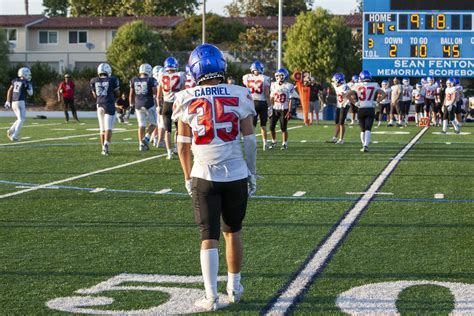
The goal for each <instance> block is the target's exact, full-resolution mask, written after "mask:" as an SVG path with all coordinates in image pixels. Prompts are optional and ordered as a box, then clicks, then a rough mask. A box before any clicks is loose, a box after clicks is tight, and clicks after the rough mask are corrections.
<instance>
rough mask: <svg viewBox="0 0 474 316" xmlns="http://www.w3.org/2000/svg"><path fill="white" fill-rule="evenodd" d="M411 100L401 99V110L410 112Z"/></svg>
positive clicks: (405, 112) (406, 112) (403, 112)
mask: <svg viewBox="0 0 474 316" xmlns="http://www.w3.org/2000/svg"><path fill="white" fill-rule="evenodd" d="M410 106H411V101H400V111H401V112H402V114H404V115H407V114H408V113H409V112H410Z"/></svg>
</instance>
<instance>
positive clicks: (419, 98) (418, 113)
mask: <svg viewBox="0 0 474 316" xmlns="http://www.w3.org/2000/svg"><path fill="white" fill-rule="evenodd" d="M415 87H416V89H415V90H413V103H415V123H416V125H417V126H418V124H419V123H420V119H421V118H422V117H423V109H424V107H425V94H426V91H425V88H424V87H423V85H422V84H421V83H420V82H418V83H417V84H416V86H415Z"/></svg>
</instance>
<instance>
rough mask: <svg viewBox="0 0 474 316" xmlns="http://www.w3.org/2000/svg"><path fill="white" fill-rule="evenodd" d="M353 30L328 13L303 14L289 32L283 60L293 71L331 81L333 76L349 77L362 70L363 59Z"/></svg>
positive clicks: (320, 11) (319, 9)
mask: <svg viewBox="0 0 474 316" xmlns="http://www.w3.org/2000/svg"><path fill="white" fill-rule="evenodd" d="M356 45H357V43H356V42H355V40H354V39H353V37H352V34H351V29H350V28H349V27H348V26H346V24H345V23H344V21H343V20H342V19H341V18H340V17H336V16H333V15H331V14H330V13H329V12H328V11H327V10H324V9H322V8H317V9H316V10H315V11H312V12H308V13H301V14H300V15H299V16H298V17H297V19H296V22H295V24H294V25H293V26H292V27H291V28H290V29H289V30H288V32H287V40H286V41H285V43H284V49H285V53H284V57H283V60H284V62H285V63H286V65H287V66H288V67H289V68H290V69H291V70H296V69H299V70H305V71H310V72H312V73H313V74H315V76H316V77H317V78H320V79H322V80H324V79H328V78H330V77H331V76H332V74H333V73H334V72H343V73H346V74H347V75H349V74H353V73H354V72H357V71H359V70H360V65H361V61H360V55H358V54H357V50H356Z"/></svg>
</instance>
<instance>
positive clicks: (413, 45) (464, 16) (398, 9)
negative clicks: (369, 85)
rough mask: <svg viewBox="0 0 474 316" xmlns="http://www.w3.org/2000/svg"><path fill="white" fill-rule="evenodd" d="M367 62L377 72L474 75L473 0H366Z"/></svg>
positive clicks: (364, 54)
mask: <svg viewBox="0 0 474 316" xmlns="http://www.w3.org/2000/svg"><path fill="white" fill-rule="evenodd" d="M363 18H364V24H363V25H364V39H363V45H362V50H363V52H362V58H363V68H364V69H366V70H369V71H370V72H371V73H372V74H373V75H374V76H377V77H405V76H406V77H423V76H433V77H461V78H463V77H474V27H473V26H474V23H473V22H474V21H473V20H474V0H365V1H364V15H363Z"/></svg>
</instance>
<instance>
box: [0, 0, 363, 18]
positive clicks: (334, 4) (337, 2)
mask: <svg viewBox="0 0 474 316" xmlns="http://www.w3.org/2000/svg"><path fill="white" fill-rule="evenodd" d="M170 1H172V0H170ZM286 1H291V0H286ZM231 2H232V1H231V0H207V2H206V9H207V12H214V13H217V14H220V15H225V12H224V6H226V5H227V4H229V3H231ZM42 4H43V0H29V11H30V14H41V13H42V12H43V5H42ZM317 6H319V7H323V8H325V9H327V10H329V11H331V12H332V13H334V14H349V13H350V12H351V11H353V10H354V9H355V8H356V6H357V3H356V0H314V5H313V7H317ZM24 13H25V7H24V1H22V0H0V15H3V14H24Z"/></svg>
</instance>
